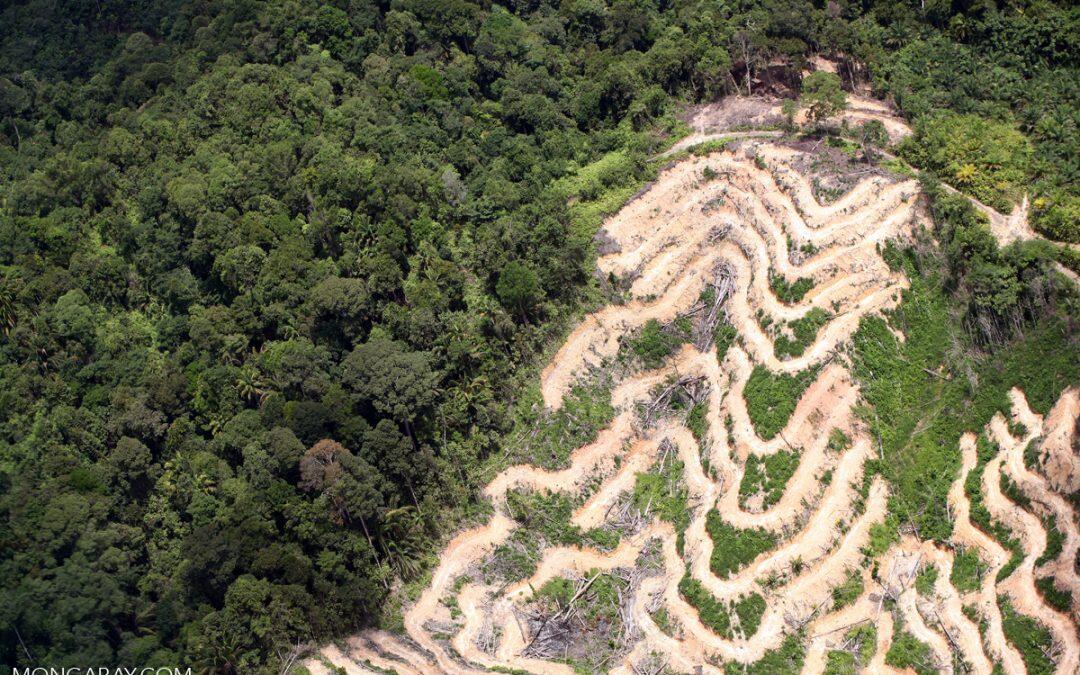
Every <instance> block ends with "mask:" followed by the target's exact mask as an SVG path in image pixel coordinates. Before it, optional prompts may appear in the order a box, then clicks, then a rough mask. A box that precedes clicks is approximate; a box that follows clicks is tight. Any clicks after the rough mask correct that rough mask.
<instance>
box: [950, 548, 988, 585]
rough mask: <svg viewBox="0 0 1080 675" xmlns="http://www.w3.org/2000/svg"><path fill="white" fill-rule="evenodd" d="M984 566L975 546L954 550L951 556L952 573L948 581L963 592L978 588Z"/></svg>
mask: <svg viewBox="0 0 1080 675" xmlns="http://www.w3.org/2000/svg"><path fill="white" fill-rule="evenodd" d="M985 570H986V567H985V566H984V565H983V564H982V559H981V558H979V552H978V550H977V549H975V548H965V549H961V550H959V551H957V552H956V555H955V556H954V557H953V566H952V573H951V574H949V582H950V583H951V584H952V585H953V586H954V587H956V590H957V591H959V592H961V593H965V592H967V591H974V590H977V589H978V588H979V581H980V580H981V579H982V575H983V572H984V571H985Z"/></svg>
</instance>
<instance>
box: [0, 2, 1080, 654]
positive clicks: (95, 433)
mask: <svg viewBox="0 0 1080 675" xmlns="http://www.w3.org/2000/svg"><path fill="white" fill-rule="evenodd" d="M1070 5H1071V6H1070ZM816 54H822V55H826V56H830V57H833V58H836V59H838V60H839V62H840V63H841V69H840V73H841V75H842V78H843V80H844V83H845V85H847V86H850V85H852V84H853V83H854V82H855V81H867V80H869V81H870V82H872V84H873V87H874V91H875V93H876V94H878V95H880V96H882V97H891V98H892V99H893V100H895V102H896V103H897V105H898V106H899V107H900V109H901V110H902V111H903V112H904V113H905V114H906V115H907V116H908V117H909V118H910V119H912V120H913V121H914V124H915V127H916V129H917V134H916V136H915V137H914V138H913V139H912V140H911V141H909V142H908V143H906V144H905V146H904V147H902V148H901V154H902V155H903V156H904V157H905V158H906V159H908V161H911V162H912V163H914V164H916V165H918V166H921V167H925V168H928V169H931V170H932V171H933V172H935V173H936V174H938V176H939V177H940V178H941V179H942V180H945V181H946V182H949V183H951V184H953V185H955V186H956V187H958V188H960V189H963V190H965V191H967V192H969V193H970V194H972V195H974V196H976V197H978V198H980V199H982V200H983V201H986V202H987V203H990V204H993V205H995V206H998V207H1001V208H1006V210H1007V207H1008V205H1009V204H1010V203H1012V201H1015V199H1016V198H1017V197H1018V196H1019V195H1020V194H1021V193H1023V192H1025V191H1030V192H1031V193H1032V199H1033V221H1034V224H1035V226H1036V228H1037V229H1039V230H1040V231H1041V232H1043V233H1045V234H1046V235H1047V236H1049V237H1051V238H1053V239H1057V240H1061V241H1071V242H1077V241H1080V225H1078V222H1080V202H1078V194H1077V185H1078V184H1080V159H1078V158H1080V147H1078V145H1080V140H1078V139H1080V134H1078V128H1077V127H1078V125H1080V108H1078V107H1077V106H1078V101H1080V69H1078V63H1077V60H1078V58H1080V8H1078V7H1077V6H1075V5H1072V3H1066V2H1061V3H1053V2H1040V1H1037V2H1023V1H1017V2H993V1H991V0H984V1H982V2H941V1H938V0H929V1H927V2H918V1H915V0H909V1H907V2H896V1H885V0H881V1H875V0H865V1H864V2H846V1H844V0H834V1H829V2H804V1H799V0H735V1H733V2H708V1H701V0H674V1H672V2H662V1H657V0H616V1H610V2H608V1H605V0H564V1H563V2H558V3H554V2H548V1H546V0H529V1H520V2H518V1H515V2H507V3H494V2H479V3H474V2H469V1H468V0H392V1H390V2H372V1H371V0H336V1H334V0H330V1H327V2H325V3H324V2H318V1H316V0H291V1H287V2H260V1H258V0H142V1H140V2H137V3H128V2H119V1H118V0H95V1H90V0H30V1H29V2H22V3H9V4H7V6H6V8H5V9H3V10H2V12H0V171H2V176H0V327H2V333H3V335H2V336H0V587H2V589H3V595H4V597H5V598H6V599H7V602H5V603H3V606H2V608H0V664H3V667H4V668H6V667H8V666H9V665H28V664H30V663H36V664H40V663H47V664H48V665H51V666H56V667H59V666H61V665H64V664H70V665H86V664H88V663H96V664H105V663H123V664H130V665H134V664H145V665H153V664H160V665H169V666H172V665H177V664H178V663H183V664H192V665H198V666H200V667H204V668H206V669H208V670H212V671H219V672H260V671H264V670H265V671H267V672H270V671H273V672H276V671H277V670H278V668H279V665H280V659H281V658H282V656H283V654H285V653H288V652H289V650H290V649H291V648H293V647H295V646H297V645H302V644H306V643H308V642H311V641H319V640H326V639H329V638H331V637H334V636H337V635H343V634H347V633H348V632H350V631H354V630H355V629H357V628H358V627H361V626H365V625H371V624H373V623H376V622H378V621H379V620H380V619H381V618H382V616H383V609H384V606H385V602H384V601H385V600H386V598H387V596H388V594H390V593H391V591H392V590H393V589H396V588H397V587H398V586H399V584H400V582H401V581H402V580H404V581H409V580H413V579H415V578H417V577H418V576H420V575H422V574H423V573H424V571H425V565H426V563H425V561H426V560H429V559H430V556H431V551H432V550H433V549H434V547H435V545H436V544H437V542H438V541H439V540H440V538H441V537H443V536H445V535H446V534H448V533H449V532H450V531H451V530H452V529H453V528H454V527H455V526H456V525H457V524H460V523H461V522H462V521H463V520H466V519H468V518H469V517H470V516H471V515H473V514H476V513H478V512H480V511H482V510H483V508H484V506H483V504H481V503H480V502H479V500H478V499H477V497H476V494H475V490H476V487H477V486H478V485H479V484H480V483H481V482H482V479H483V478H484V476H485V474H484V467H485V465H486V463H487V462H488V461H489V458H490V457H492V456H495V455H496V454H498V453H500V452H501V446H500V441H501V439H502V438H503V436H504V435H505V434H506V433H507V432H508V431H509V430H510V429H511V428H512V427H513V425H514V422H515V414H516V413H515V406H514V401H515V398H516V396H517V393H518V392H519V391H520V390H521V388H522V383H523V382H524V381H525V379H526V378H527V376H528V374H529V373H531V372H534V369H535V367H536V364H537V361H538V355H539V354H540V353H541V352H542V351H543V350H544V349H545V348H546V346H547V345H548V344H549V343H550V342H551V340H552V339H553V338H554V337H555V336H557V335H558V334H559V332H560V330H562V329H563V327H565V325H566V324H567V322H568V320H569V318H571V317H573V316H574V315H575V314H576V313H578V312H580V311H581V310H582V308H583V307H587V306H589V305H590V304H592V303H595V302H597V301H598V299H599V298H600V297H601V294H602V290H601V289H600V286H599V284H598V283H597V282H595V281H593V280H592V279H593V277H592V274H593V267H594V265H593V260H594V257H595V251H594V244H593V235H594V234H595V228H596V225H597V222H598V216H599V215H600V214H601V213H602V212H604V211H606V210H610V209H611V208H614V207H617V206H618V200H617V199H605V198H604V197H605V195H607V194H608V193H611V194H615V195H616V196H617V195H626V194H627V192H626V191H627V188H628V186H629V191H630V192H631V193H632V191H633V186H634V185H636V184H637V182H638V181H639V180H641V179H643V177H644V176H645V175H646V173H647V171H648V170H649V166H648V164H647V162H646V160H647V158H648V157H649V156H651V155H652V154H653V153H654V152H655V151H656V150H657V149H659V148H660V147H662V146H663V144H664V143H665V138H670V135H671V132H672V130H677V128H678V125H677V124H676V123H675V122H674V115H675V113H676V112H677V111H678V110H679V107H680V106H681V105H684V104H686V103H693V102H701V101H708V100H714V99H715V98H717V97H719V96H722V95H726V94H733V93H739V92H741V93H743V94H746V93H747V91H746V89H747V80H746V79H745V78H744V73H746V72H747V71H748V70H749V72H751V73H757V72H762V71H763V70H764V69H765V67H766V66H767V65H768V64H770V63H773V64H775V63H782V64H785V65H786V66H787V68H788V70H789V72H790V73H791V74H792V77H795V78H796V79H797V77H798V73H799V72H801V70H802V69H803V67H804V66H805V64H806V62H807V60H808V59H809V58H810V57H811V56H813V55H816ZM750 86H751V89H753V91H751V92H750V93H765V91H764V90H763V88H764V87H767V84H766V83H762V84H761V85H759V89H754V85H753V84H751V85H750ZM582 203H595V204H597V207H596V208H595V209H592V210H589V209H584V210H583V209H580V208H575V204H577V205H580V204H582ZM982 243H984V242H974V243H972V242H963V241H957V242H950V245H951V246H953V249H952V254H951V255H954V256H956V255H959V256H960V257H961V258H962V257H963V256H962V253H963V252H964V251H970V250H971V247H972V246H975V245H977V244H978V245H981V244H982ZM964 246H967V247H968V248H964ZM958 252H959V253H958ZM988 255H989V254H988ZM994 255H995V256H996V255H997V254H996V253H994ZM958 259H959V258H958ZM988 260H990V259H989V258H988ZM990 263H991V266H993V265H996V266H997V267H996V268H995V270H996V272H995V270H990V272H987V271H986V270H987V268H986V267H981V268H979V269H978V270H976V272H977V273H976V272H973V273H972V275H973V278H974V281H973V282H972V283H973V284H975V285H976V287H977V288H976V290H978V288H987V289H990V290H988V291H986V293H984V294H983V295H978V293H977V294H976V297H975V301H974V304H975V305H976V306H975V308H974V309H973V311H974V312H976V315H977V316H975V318H974V319H973V321H976V322H977V321H978V319H979V316H982V317H983V318H984V321H983V323H985V316H986V315H987V314H988V313H993V317H994V321H998V320H1000V319H1001V317H1005V316H1014V314H1015V313H1014V314H1010V311H1011V309H1012V307H1011V306H1009V304H1008V303H1009V302H1012V303H1014V304H1015V303H1016V302H1017V298H1020V300H1021V301H1023V299H1024V298H1025V297H1027V296H1025V294H1024V293H1014V294H1012V295H1010V294H1009V288H1012V286H1015V285H1016V284H1017V283H1019V282H1018V281H1017V279H1018V278H1019V277H1018V276H1017V275H1019V274H1020V273H1021V272H1024V271H1025V270H1027V269H1029V268H1031V267H1032V266H1033V265H1032V264H1031V262H1030V261H1019V262H1017V261H1009V260H1005V259H1004V258H1003V259H1002V260H998V259H996V258H994V259H993V260H990ZM1010 264H1012V265H1013V267H1011V268H1010V267H1008V265H1010ZM957 265H959V263H957ZM1010 270H1011V271H1010ZM1016 270H1020V272H1017V271H1016ZM997 272H1000V273H997ZM979 274H982V275H986V276H987V278H986V279H983V278H982V277H980V276H979ZM995 274H996V276H995ZM1010 275H1011V276H1010ZM978 283H982V284H983V286H982V287H978ZM1003 284H1004V285H1005V286H1009V285H1010V284H1011V285H1012V286H1009V288H1003ZM1014 290H1015V289H1014ZM1010 298H1011V300H1010ZM981 302H982V303H985V304H989V305H992V306H989V308H988V307H986V306H984V305H983V304H980V303H981ZM994 303H997V304H994ZM1002 303H1004V304H1002ZM1034 306H1035V305H1034V304H1031V305H1030V306H1029V305H1025V306H1024V307H1023V308H1022V309H1023V311H1021V312H1019V314H1016V316H1018V318H1016V319H1015V321H1018V322H1022V321H1029V320H1032V318H1033V317H1032V316H1031V314H1032V312H1034V311H1035V310H1034V309H1032V307H1034ZM978 312H982V315H978ZM1002 332H1004V333H1005V334H1008V331H1007V330H1005V331H995V332H994V335H995V336H998V335H1000V334H1001V333H1002Z"/></svg>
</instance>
